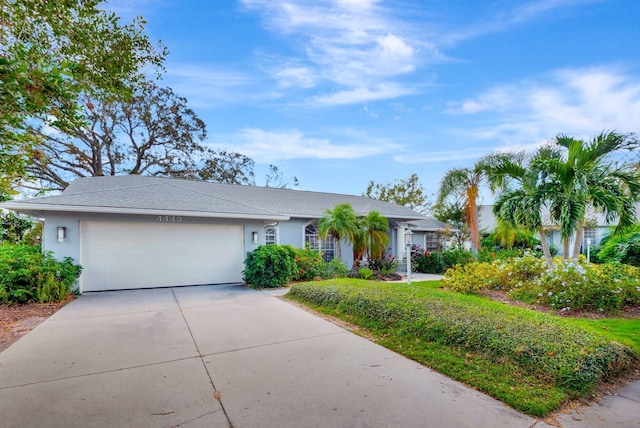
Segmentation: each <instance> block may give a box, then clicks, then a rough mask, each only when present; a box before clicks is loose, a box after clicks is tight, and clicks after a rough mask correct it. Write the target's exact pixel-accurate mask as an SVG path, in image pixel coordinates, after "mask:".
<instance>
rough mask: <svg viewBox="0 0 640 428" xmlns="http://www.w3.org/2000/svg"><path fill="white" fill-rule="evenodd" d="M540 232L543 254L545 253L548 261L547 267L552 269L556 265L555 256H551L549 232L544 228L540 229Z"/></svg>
mask: <svg viewBox="0 0 640 428" xmlns="http://www.w3.org/2000/svg"><path fill="white" fill-rule="evenodd" d="M538 234H539V235H540V245H541V246H542V254H544V258H545V259H546V261H547V267H548V268H549V270H551V269H553V268H554V267H555V266H554V265H553V257H552V256H551V250H550V249H549V243H548V242H547V234H546V233H545V232H544V229H543V228H540V229H538Z"/></svg>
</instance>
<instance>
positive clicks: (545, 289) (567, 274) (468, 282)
mask: <svg viewBox="0 0 640 428" xmlns="http://www.w3.org/2000/svg"><path fill="white" fill-rule="evenodd" d="M555 265H556V268H555V269H554V270H551V271H549V270H547V267H546V264H545V261H544V260H543V259H541V258H538V257H536V256H534V255H533V254H531V253H525V255H524V256H522V257H518V258H512V259H508V260H495V261H494V262H493V263H487V262H483V263H480V262H475V263H470V264H467V265H464V266H462V265H458V266H456V267H454V268H451V269H449V270H448V271H447V272H446V273H445V281H446V282H445V284H446V286H447V288H449V289H451V290H453V291H458V292H461V293H465V294H482V293H485V292H487V291H488V290H503V291H507V292H509V297H510V298H512V299H515V300H520V301H523V302H526V303H535V304H542V305H546V306H549V307H550V308H552V309H556V310H560V311H569V310H590V311H594V312H606V313H614V312H617V311H619V310H620V309H622V308H623V307H624V305H635V304H638V303H640V270H639V269H638V268H635V267H633V266H629V265H622V264H619V263H618V264H609V263H608V264H603V265H597V264H592V263H586V262H585V261H584V258H580V261H579V262H567V261H566V260H564V259H562V258H556V259H555Z"/></svg>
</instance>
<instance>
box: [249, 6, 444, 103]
mask: <svg viewBox="0 0 640 428" xmlns="http://www.w3.org/2000/svg"><path fill="white" fill-rule="evenodd" d="M242 4H243V5H244V6H245V7H246V8H248V9H249V10H254V11H257V12H259V13H260V14H261V15H262V16H263V18H264V22H265V26H266V27H267V28H268V29H270V30H271V31H273V32H276V33H280V34H282V35H285V36H287V37H289V38H290V40H291V44H292V45H294V46H296V47H297V48H298V52H299V54H298V56H297V57H296V58H281V59H280V60H279V61H276V62H275V64H273V62H274V61H273V58H270V64H271V65H270V67H268V71H269V72H270V74H271V76H272V77H273V78H275V79H276V80H278V82H279V83H280V85H281V86H286V87H300V88H304V89H310V88H314V87H316V88H318V87H320V86H321V85H322V84H331V85H332V92H333V93H330V94H327V95H321V96H317V97H313V98H312V99H313V100H316V101H318V102H320V103H321V104H333V103H334V102H332V101H329V102H326V101H327V100H332V99H335V100H338V101H337V102H336V103H337V104H343V103H357V102H361V101H363V100H364V101H367V100H373V99H382V98H393V97H396V96H402V95H405V94H406V93H407V90H403V91H400V92H396V91H386V90H381V89H380V88H383V87H392V86H398V82H397V79H398V78H399V77H400V76H403V75H406V74H408V73H412V72H414V71H415V70H416V69H417V68H418V66H419V65H420V64H421V63H423V62H425V61H427V60H430V59H431V60H433V59H434V58H437V57H438V52H437V49H435V48H434V47H433V46H432V45H429V44H428V43H425V42H423V41H420V40H419V39H416V38H414V37H413V34H415V31H413V25H412V24H411V23H410V22H409V21H406V20H405V21H401V20H398V19H395V18H394V15H396V14H397V11H393V10H391V9H387V8H384V7H382V6H381V5H380V2H378V1H375V0H333V1H331V0H324V1H317V2H308V1H303V0H268V1H267V0H242ZM292 63H294V64H296V66H295V67H292V65H291V64H292ZM336 84H337V85H338V88H337V89H334V88H335V86H336ZM410 92H412V91H410ZM358 94H359V95H358ZM372 94H373V95H372ZM383 94H384V97H381V96H382V95H383Z"/></svg>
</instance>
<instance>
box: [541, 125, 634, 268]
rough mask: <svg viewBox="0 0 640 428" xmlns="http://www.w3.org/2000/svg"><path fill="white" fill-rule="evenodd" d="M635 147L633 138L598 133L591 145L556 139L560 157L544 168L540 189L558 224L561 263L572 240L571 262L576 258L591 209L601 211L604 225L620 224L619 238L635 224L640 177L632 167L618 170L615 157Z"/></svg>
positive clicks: (630, 136) (573, 139) (567, 253)
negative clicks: (542, 189) (560, 239)
mask: <svg viewBox="0 0 640 428" xmlns="http://www.w3.org/2000/svg"><path fill="white" fill-rule="evenodd" d="M637 147H638V141H637V140H636V139H634V138H633V136H632V135H630V134H620V133H617V132H602V133H601V134H600V135H598V136H597V137H595V138H594V139H593V140H591V141H589V142H584V141H582V140H578V139H575V138H571V137H568V136H566V135H559V136H558V137H556V138H555V140H554V147H553V149H554V150H555V151H556V152H557V153H559V156H558V155H556V156H552V157H549V158H548V159H547V160H546V161H545V162H543V163H542V166H543V171H544V173H545V175H544V176H543V180H542V185H543V186H544V187H545V188H546V189H547V194H546V197H547V198H548V200H549V209H550V213H551V217H552V219H554V220H556V221H557V222H558V223H559V224H560V232H561V236H562V239H563V246H564V257H565V258H568V257H569V240H570V238H571V236H573V235H575V243H574V248H573V257H577V256H578V255H579V254H580V246H581V244H582V236H583V228H584V223H585V216H586V213H587V209H588V208H589V207H592V208H593V209H596V210H601V211H603V212H604V213H605V216H606V220H607V222H608V223H611V222H613V221H615V220H616V219H618V224H617V226H616V232H617V233H619V232H621V231H623V230H625V229H626V228H628V227H630V226H631V225H633V224H634V222H635V220H636V210H635V205H634V201H637V200H638V198H639V197H640V172H638V170H637V169H636V168H634V167H632V166H630V165H626V164H623V165H622V166H617V165H616V164H615V159H614V155H615V154H616V153H619V152H620V151H621V150H633V149H636V148H637Z"/></svg>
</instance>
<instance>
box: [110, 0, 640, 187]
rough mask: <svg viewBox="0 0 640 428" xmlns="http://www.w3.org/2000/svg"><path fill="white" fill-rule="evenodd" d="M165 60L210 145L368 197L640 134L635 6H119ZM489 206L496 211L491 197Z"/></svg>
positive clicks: (167, 2)
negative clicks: (514, 158)
mask: <svg viewBox="0 0 640 428" xmlns="http://www.w3.org/2000/svg"><path fill="white" fill-rule="evenodd" d="M107 7H109V8H111V9H112V10H114V11H116V12H117V13H118V14H119V15H120V16H122V17H123V19H124V20H125V21H127V20H129V19H130V18H131V17H132V16H134V15H142V16H143V17H144V18H145V19H146V20H147V21H148V24H147V34H148V35H149V36H150V37H151V38H152V39H154V40H157V39H161V40H162V42H163V43H164V44H165V45H166V46H167V47H168V49H169V51H170V55H169V56H168V58H167V61H166V69H167V70H166V75H165V76H164V78H163V81H162V83H161V84H163V85H166V86H170V87H171V88H173V89H174V91H175V92H177V93H178V94H180V95H182V96H184V97H186V98H187V99H188V100H189V105H190V106H191V107H192V108H193V109H194V110H195V111H196V112H197V114H198V115H199V116H200V117H201V118H202V119H203V120H204V121H205V122H206V124H207V129H208V137H207V141H206V143H207V144H209V145H211V146H212V147H216V148H217V147H219V148H226V149H228V150H232V151H236V152H240V153H243V154H246V155H248V156H251V157H252V158H253V159H254V160H255V161H256V183H257V184H258V185H261V184H264V176H265V174H266V171H267V166H268V164H270V163H273V164H276V165H278V166H279V167H280V169H281V170H282V171H283V173H284V175H285V176H296V177H298V178H299V180H300V185H299V187H298V188H299V189H306V190H315V191H324V192H337V193H349V194H361V193H362V192H364V191H365V189H366V187H367V184H368V182H369V180H374V181H376V182H389V181H393V180H394V179H398V178H406V177H408V176H409V175H410V174H412V173H416V174H418V176H419V177H420V181H421V183H422V184H423V185H424V186H425V188H426V189H427V192H428V193H429V194H432V193H434V192H436V191H437V188H438V183H439V181H440V179H441V178H442V176H443V175H444V173H445V172H446V170H447V169H449V168H455V167H466V166H471V165H473V163H474V162H475V161H476V160H477V159H478V157H479V156H481V155H483V154H486V153H490V152H492V151H494V150H521V149H527V150H533V149H535V148H536V147H538V146H539V145H541V144H543V143H544V142H545V141H547V140H549V139H551V138H553V137H554V136H555V135H557V134H559V133H564V134H568V135H571V136H575V137H578V138H592V137H593V136H595V135H596V134H598V133H600V132H601V131H602V130H606V129H611V130H618V131H620V132H638V131H640V129H639V128H640V55H639V54H640V50H639V45H640V25H638V23H637V22H638V18H640V1H636V0H532V1H507V0H495V1H494V0H487V1H479V0H457V1H450V0H397V1H396V0H391V1H386V0H379V1H378V0H317V1H311V0H214V1H211V0H201V1H198V0H181V1H177V0H142V1H140V0H139V1H126V0H112V1H110V2H109V3H108V6H107ZM485 198H490V196H488V195H485Z"/></svg>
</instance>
